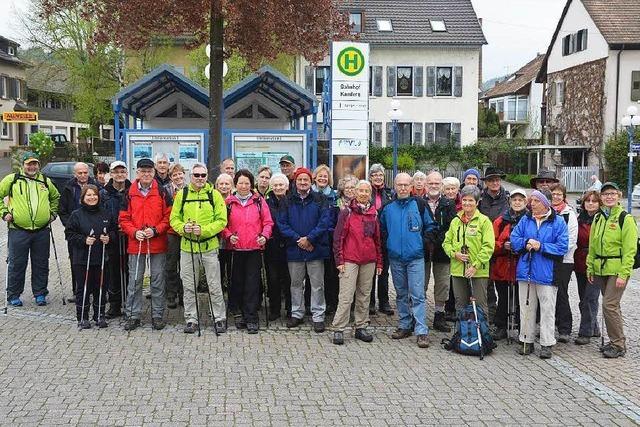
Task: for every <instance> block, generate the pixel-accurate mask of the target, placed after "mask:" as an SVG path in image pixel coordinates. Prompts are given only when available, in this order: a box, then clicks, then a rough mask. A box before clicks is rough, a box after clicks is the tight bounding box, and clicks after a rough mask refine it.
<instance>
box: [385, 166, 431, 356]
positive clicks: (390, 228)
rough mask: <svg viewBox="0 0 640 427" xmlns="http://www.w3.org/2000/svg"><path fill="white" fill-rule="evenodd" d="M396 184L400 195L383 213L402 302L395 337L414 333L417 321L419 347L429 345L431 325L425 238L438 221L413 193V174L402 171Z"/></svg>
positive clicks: (408, 335) (397, 293)
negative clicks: (426, 287) (429, 326)
mask: <svg viewBox="0 0 640 427" xmlns="http://www.w3.org/2000/svg"><path fill="white" fill-rule="evenodd" d="M394 186H395V190H396V198H395V199H394V200H393V201H392V202H391V203H389V204H387V205H386V206H385V207H384V209H383V210H382V214H381V215H380V225H381V230H382V237H383V241H384V242H385V245H386V248H387V251H388V253H389V264H390V267H391V276H392V277H393V284H394V286H395V288H396V303H397V306H398V318H399V325H398V329H396V330H395V332H394V333H393V335H391V338H393V339H402V338H407V337H410V336H411V333H412V331H411V324H412V322H414V323H415V326H414V331H413V332H415V334H416V335H417V342H418V347H420V348H426V347H429V339H428V334H429V328H428V327H427V304H426V298H425V290H424V254H425V244H424V240H425V236H427V235H430V233H431V231H432V229H433V227H434V225H435V223H434V222H433V219H432V218H431V215H430V214H429V210H428V209H426V208H425V205H424V202H423V201H422V200H421V199H417V198H415V197H411V176H409V174H406V173H399V174H398V175H397V176H396V179H395V183H394ZM409 301H411V307H409Z"/></svg>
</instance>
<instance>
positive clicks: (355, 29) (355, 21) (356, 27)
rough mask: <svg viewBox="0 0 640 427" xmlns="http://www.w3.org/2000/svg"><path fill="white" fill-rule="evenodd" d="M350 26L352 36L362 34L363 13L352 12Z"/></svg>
mask: <svg viewBox="0 0 640 427" xmlns="http://www.w3.org/2000/svg"><path fill="white" fill-rule="evenodd" d="M349 26H350V27H351V34H358V33H361V32H362V13H360V12H350V13H349Z"/></svg>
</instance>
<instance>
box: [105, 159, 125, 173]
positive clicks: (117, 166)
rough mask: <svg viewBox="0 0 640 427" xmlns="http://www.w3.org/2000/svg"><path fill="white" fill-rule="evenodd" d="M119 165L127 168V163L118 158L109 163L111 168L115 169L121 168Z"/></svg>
mask: <svg viewBox="0 0 640 427" xmlns="http://www.w3.org/2000/svg"><path fill="white" fill-rule="evenodd" d="M119 167H123V168H125V169H126V168H127V164H126V163H125V162H123V161H121V160H116V161H115V162H111V164H110V165H109V170H111V171H112V170H114V169H115V168H119Z"/></svg>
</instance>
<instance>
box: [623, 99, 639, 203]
mask: <svg viewBox="0 0 640 427" xmlns="http://www.w3.org/2000/svg"><path fill="white" fill-rule="evenodd" d="M620 124H621V125H622V126H624V127H625V128H626V129H627V135H628V136H629V153H628V156H629V171H628V177H627V212H629V213H631V193H632V192H633V157H634V156H636V155H637V153H635V151H638V150H640V146H637V145H636V144H634V143H633V137H634V136H635V131H636V126H640V116H638V107H636V106H635V105H631V106H630V107H629V108H627V115H626V116H624V117H623V118H622V120H620Z"/></svg>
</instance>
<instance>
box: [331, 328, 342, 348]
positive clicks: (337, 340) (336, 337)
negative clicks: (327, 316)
mask: <svg viewBox="0 0 640 427" xmlns="http://www.w3.org/2000/svg"><path fill="white" fill-rule="evenodd" d="M333 343H334V344H335V345H342V344H344V332H342V331H336V332H334V333H333Z"/></svg>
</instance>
